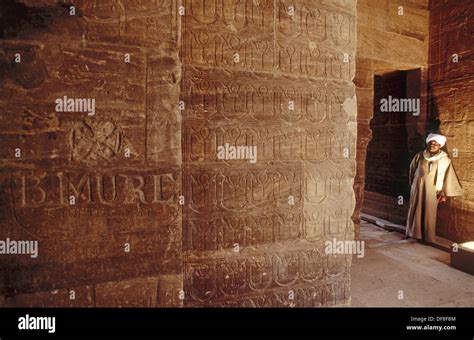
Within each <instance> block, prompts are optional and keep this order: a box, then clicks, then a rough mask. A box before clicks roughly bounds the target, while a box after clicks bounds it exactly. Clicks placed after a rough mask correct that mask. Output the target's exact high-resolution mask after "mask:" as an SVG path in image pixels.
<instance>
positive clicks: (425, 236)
mask: <svg viewBox="0 0 474 340" xmlns="http://www.w3.org/2000/svg"><path fill="white" fill-rule="evenodd" d="M409 181H410V186H411V190H410V208H409V210H408V219H407V229H406V234H407V235H408V236H410V237H413V238H416V239H419V240H421V239H422V240H424V241H426V242H430V243H434V242H435V233H436V214H437V210H438V197H437V192H441V194H442V195H443V196H459V195H462V188H461V184H460V183H459V179H458V177H457V175H456V172H455V171H454V168H453V165H452V164H451V159H450V158H449V156H448V154H447V153H446V152H444V151H440V153H438V154H437V155H435V156H431V157H430V155H429V153H428V152H427V151H422V152H419V153H417V154H416V155H415V157H413V160H412V161H411V164H410V173H409Z"/></svg>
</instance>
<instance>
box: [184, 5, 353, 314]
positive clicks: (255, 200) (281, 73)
mask: <svg viewBox="0 0 474 340" xmlns="http://www.w3.org/2000/svg"><path fill="white" fill-rule="evenodd" d="M197 4H198V2H197V1H189V2H188V5H189V7H188V12H187V13H188V15H187V17H186V20H185V22H184V25H183V31H184V32H183V44H182V46H183V58H184V63H185V67H184V70H183V83H182V98H183V99H184V100H185V102H186V104H187V109H186V110H185V113H184V117H185V118H184V124H183V131H185V145H184V156H183V157H184V168H183V171H184V175H183V176H184V191H185V193H186V197H187V199H188V204H187V205H186V206H185V208H184V216H183V218H184V224H183V228H184V230H183V232H184V243H183V246H184V249H185V254H184V267H185V269H184V288H185V291H186V292H189V298H188V299H186V300H185V302H184V304H185V305H186V306H201V305H205V306H262V307H264V306H267V307H271V306H323V305H344V304H347V303H348V302H349V268H350V262H351V259H350V256H334V257H332V256H328V255H326V254H325V253H324V241H325V240H327V239H331V238H333V237H334V238H337V239H341V240H344V239H352V237H353V228H352V223H351V220H350V215H351V213H352V210H353V208H354V198H353V191H352V178H353V176H354V172H355V161H354V158H355V133H356V131H355V116H356V107H355V106H356V101H355V93H354V86H353V84H352V82H351V80H352V78H353V77H354V71H355V69H354V52H355V33H356V31H355V24H356V22H355V4H354V3H353V2H349V1H336V2H335V1H326V2H324V3H321V2H317V1H293V2H287V1H274V2H273V1H263V2H255V1H250V0H245V1H241V2H240V3H239V4H238V5H233V4H232V3H230V2H219V1H209V2H206V11H205V12H204V11H203V10H202V6H198V5H197ZM290 5H293V6H295V9H296V11H295V13H296V14H295V15H294V16H290V15H289V14H288V8H289V6H290ZM344 53H347V56H346V57H347V62H346V63H345V62H344ZM236 54H238V56H239V61H238V62H236V61H235V59H234V57H235V55H236ZM290 101H292V102H293V103H294V110H292V109H290V108H289V102H290ZM225 143H229V144H231V145H235V146H238V145H256V146H257V150H258V161H257V163H256V164H249V163H248V161H221V160H218V159H217V158H216V148H217V146H219V145H224V144H225ZM344 152H346V155H345V154H344ZM344 155H345V156H344ZM290 196H292V197H294V200H295V202H294V205H290V204H288V198H289V197H290ZM236 247H238V248H239V249H238V251H235V248H236ZM293 294H294V298H291V296H292V295H293Z"/></svg>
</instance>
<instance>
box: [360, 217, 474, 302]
mask: <svg viewBox="0 0 474 340" xmlns="http://www.w3.org/2000/svg"><path fill="white" fill-rule="evenodd" d="M360 235H361V239H362V240H364V241H365V256H364V257H363V258H357V257H356V256H355V255H354V258H353V262H352V274H351V281H352V282H351V285H352V293H351V295H352V306H353V307H366V306H373V307H388V306H400V307H402V306H404V307H411V306H413V307H435V306H437V307H456V306H468V307H473V306H474V276H472V275H470V274H467V273H464V272H462V271H459V270H457V269H454V268H452V267H450V266H449V259H450V255H449V253H447V252H444V251H442V250H439V249H436V248H433V247H431V246H428V245H423V244H420V243H418V242H416V241H415V240H413V239H405V238H404V235H402V234H400V233H398V232H395V231H387V230H385V229H382V228H380V227H377V226H375V225H373V224H370V223H368V222H365V221H362V223H361V233H360ZM400 291H402V292H403V299H399V295H401V294H400Z"/></svg>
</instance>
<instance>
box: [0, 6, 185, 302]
mask: <svg viewBox="0 0 474 340" xmlns="http://www.w3.org/2000/svg"><path fill="white" fill-rule="evenodd" d="M11 5H12V6H17V8H16V9H15V8H14V9H13V10H12V11H11V12H9V13H10V14H11V15H10V16H9V19H8V21H7V22H6V23H5V25H4V26H3V27H4V30H3V31H2V34H3V37H2V40H1V50H0V62H1V66H0V69H1V70H2V72H1V91H0V103H1V106H2V108H3V111H2V114H1V115H0V126H1V127H2V128H1V132H0V139H1V144H2V147H1V148H0V155H1V161H0V162H1V165H0V166H1V169H2V171H1V175H0V183H1V184H0V185H1V202H2V208H1V214H0V219H1V222H0V223H1V228H0V234H1V236H2V239H3V240H4V239H5V238H7V237H9V238H10V239H15V240H17V239H20V240H37V241H39V255H38V258H37V259H31V258H29V257H25V255H10V256H6V255H2V256H0V267H1V268H2V270H1V272H2V274H3V275H2V279H1V280H0V282H1V284H0V287H1V290H2V293H4V294H7V297H8V298H7V302H8V301H12V304H14V305H36V306H69V305H70V306H73V305H83V306H87V305H97V306H103V305H108V306H115V305H117V306H119V305H122V306H139V305H149V306H152V305H153V306H154V305H157V302H156V301H163V302H162V303H161V305H166V304H167V303H168V302H167V301H169V299H170V297H169V296H157V294H161V293H163V294H168V295H169V294H170V293H169V292H172V291H173V290H172V289H171V288H172V287H171V285H172V283H170V284H168V286H167V288H163V289H161V290H159V289H158V282H159V280H158V279H156V277H161V276H163V275H165V276H166V275H180V274H181V271H182V269H181V237H182V236H181V234H182V227H181V223H182V222H181V209H180V206H179V204H178V197H179V194H180V192H181V131H180V130H181V121H180V116H179V115H178V114H177V112H178V99H179V83H180V77H181V61H180V59H179V55H178V52H179V41H178V40H177V33H178V29H177V18H176V16H177V14H176V4H175V3H174V2H173V1H168V0H163V1H123V2H122V1H113V0H109V1H71V2H70V5H73V6H75V9H76V15H70V12H69V11H70V7H69V5H64V4H60V3H58V2H56V1H49V0H48V1H23V2H18V3H11ZM15 15H18V17H17V18H15V17H14V16H15ZM12 16H13V17H12ZM16 53H20V54H21V58H22V60H21V63H15V62H14V58H15V54H16ZM127 55H129V56H130V62H126V57H127ZM63 96H67V97H69V98H90V99H92V98H93V99H95V103H96V107H95V115H93V116H89V115H88V114H87V113H84V112H57V111H56V107H55V106H56V104H55V100H56V99H57V98H63ZM17 148H19V149H20V150H21V157H20V158H17V157H15V149H17ZM128 247H129V251H128ZM147 277H152V278H153V279H147ZM3 278H4V279H3ZM143 280H144V281H143ZM150 280H151V281H150ZM181 281H182V280H181ZM172 282H174V284H175V286H176V288H177V289H178V291H179V290H180V289H181V288H182V283H181V282H180V281H179V280H175V281H172ZM145 283H146V284H145ZM86 286H87V287H89V288H90V290H91V291H94V293H93V294H92V293H91V291H88V293H87V294H91V295H93V296H94V297H95V299H96V300H94V301H91V299H90V297H89V295H87V294H86V295H87V297H86V295H85V294H82V293H80V292H77V300H74V301H69V299H68V298H67V297H65V294H66V293H64V292H67V291H66V289H68V288H70V287H86ZM160 287H161V286H160ZM89 288H88V289H89ZM56 291H58V292H59V293H57V294H56V293H54V292H56ZM63 293H64V294H63ZM173 294H176V299H177V296H178V295H177V294H178V293H177V292H173ZM173 301H174V300H173ZM176 304H177V305H179V302H178V303H176Z"/></svg>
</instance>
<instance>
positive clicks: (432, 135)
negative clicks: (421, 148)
mask: <svg viewBox="0 0 474 340" xmlns="http://www.w3.org/2000/svg"><path fill="white" fill-rule="evenodd" d="M432 140H434V141H435V142H436V143H438V144H439V145H440V146H441V147H443V146H444V144H446V137H444V136H443V135H438V134H436V133H430V134H429V135H428V137H426V144H428V143H429V142H431V141H432Z"/></svg>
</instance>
